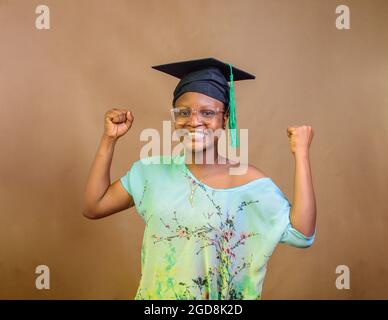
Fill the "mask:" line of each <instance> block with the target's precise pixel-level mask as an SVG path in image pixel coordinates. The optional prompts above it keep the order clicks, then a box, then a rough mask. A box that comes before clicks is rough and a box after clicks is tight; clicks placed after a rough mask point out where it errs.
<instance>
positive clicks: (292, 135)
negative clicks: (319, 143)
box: [287, 125, 314, 155]
mask: <svg viewBox="0 0 388 320" xmlns="http://www.w3.org/2000/svg"><path fill="white" fill-rule="evenodd" d="M287 135H288V139H289V141H290V147H291V152H292V153H293V154H294V155H295V154H298V153H304V154H307V153H308V151H309V147H310V144H311V141H312V139H313V136H314V132H313V128H312V127H311V126H304V125H303V126H292V127H288V128H287Z"/></svg>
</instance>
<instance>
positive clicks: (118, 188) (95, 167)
mask: <svg viewBox="0 0 388 320" xmlns="http://www.w3.org/2000/svg"><path fill="white" fill-rule="evenodd" d="M133 120H134V117H133V115H132V113H131V112H130V111H128V110H123V109H112V110H109V111H108V112H107V113H106V114H105V130H104V134H103V136H102V138H101V141H100V144H99V147H98V150H97V153H96V156H95V158H94V161H93V164H92V167H91V169H90V172H89V177H88V180H87V183H86V189H85V194H84V200H83V210H82V213H83V215H84V216H85V217H87V218H89V219H100V218H104V217H106V216H109V215H111V214H113V213H116V212H120V211H122V210H125V209H128V208H130V207H133V206H134V201H133V198H132V196H131V195H130V194H129V193H128V192H127V191H126V190H125V189H124V188H123V186H122V185H121V183H120V180H116V181H115V182H114V183H112V184H111V181H110V167H111V163H112V159H113V152H114V148H115V145H116V142H117V140H118V139H119V138H120V137H121V136H123V135H124V134H125V133H127V132H128V130H129V129H130V128H131V126H132V122H133Z"/></svg>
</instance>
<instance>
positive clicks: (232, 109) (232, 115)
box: [229, 64, 240, 148]
mask: <svg viewBox="0 0 388 320" xmlns="http://www.w3.org/2000/svg"><path fill="white" fill-rule="evenodd" d="M229 67H230V81H229V82H230V88H229V129H230V130H229V137H230V142H231V145H232V147H233V148H237V147H238V146H240V140H239V137H238V129H237V123H236V101H235V100H234V83H233V72H232V65H231V64H229Z"/></svg>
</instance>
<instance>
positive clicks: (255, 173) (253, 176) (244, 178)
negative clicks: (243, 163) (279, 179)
mask: <svg viewBox="0 0 388 320" xmlns="http://www.w3.org/2000/svg"><path fill="white" fill-rule="evenodd" d="M233 167H235V166H233ZM266 177H268V178H269V176H268V175H267V174H266V173H265V172H264V171H263V170H261V169H260V168H257V167H255V166H253V165H248V166H247V170H246V172H245V173H244V174H242V175H235V176H232V179H233V181H234V183H236V184H244V183H248V182H251V181H253V180H257V179H260V178H266Z"/></svg>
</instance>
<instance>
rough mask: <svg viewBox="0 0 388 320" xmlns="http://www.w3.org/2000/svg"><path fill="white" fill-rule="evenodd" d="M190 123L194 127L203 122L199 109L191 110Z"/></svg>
mask: <svg viewBox="0 0 388 320" xmlns="http://www.w3.org/2000/svg"><path fill="white" fill-rule="evenodd" d="M188 124H190V125H191V126H192V127H195V126H198V125H201V124H202V119H201V117H200V116H199V115H198V112H197V111H195V110H194V111H192V112H191V115H190V118H189V121H188Z"/></svg>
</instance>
